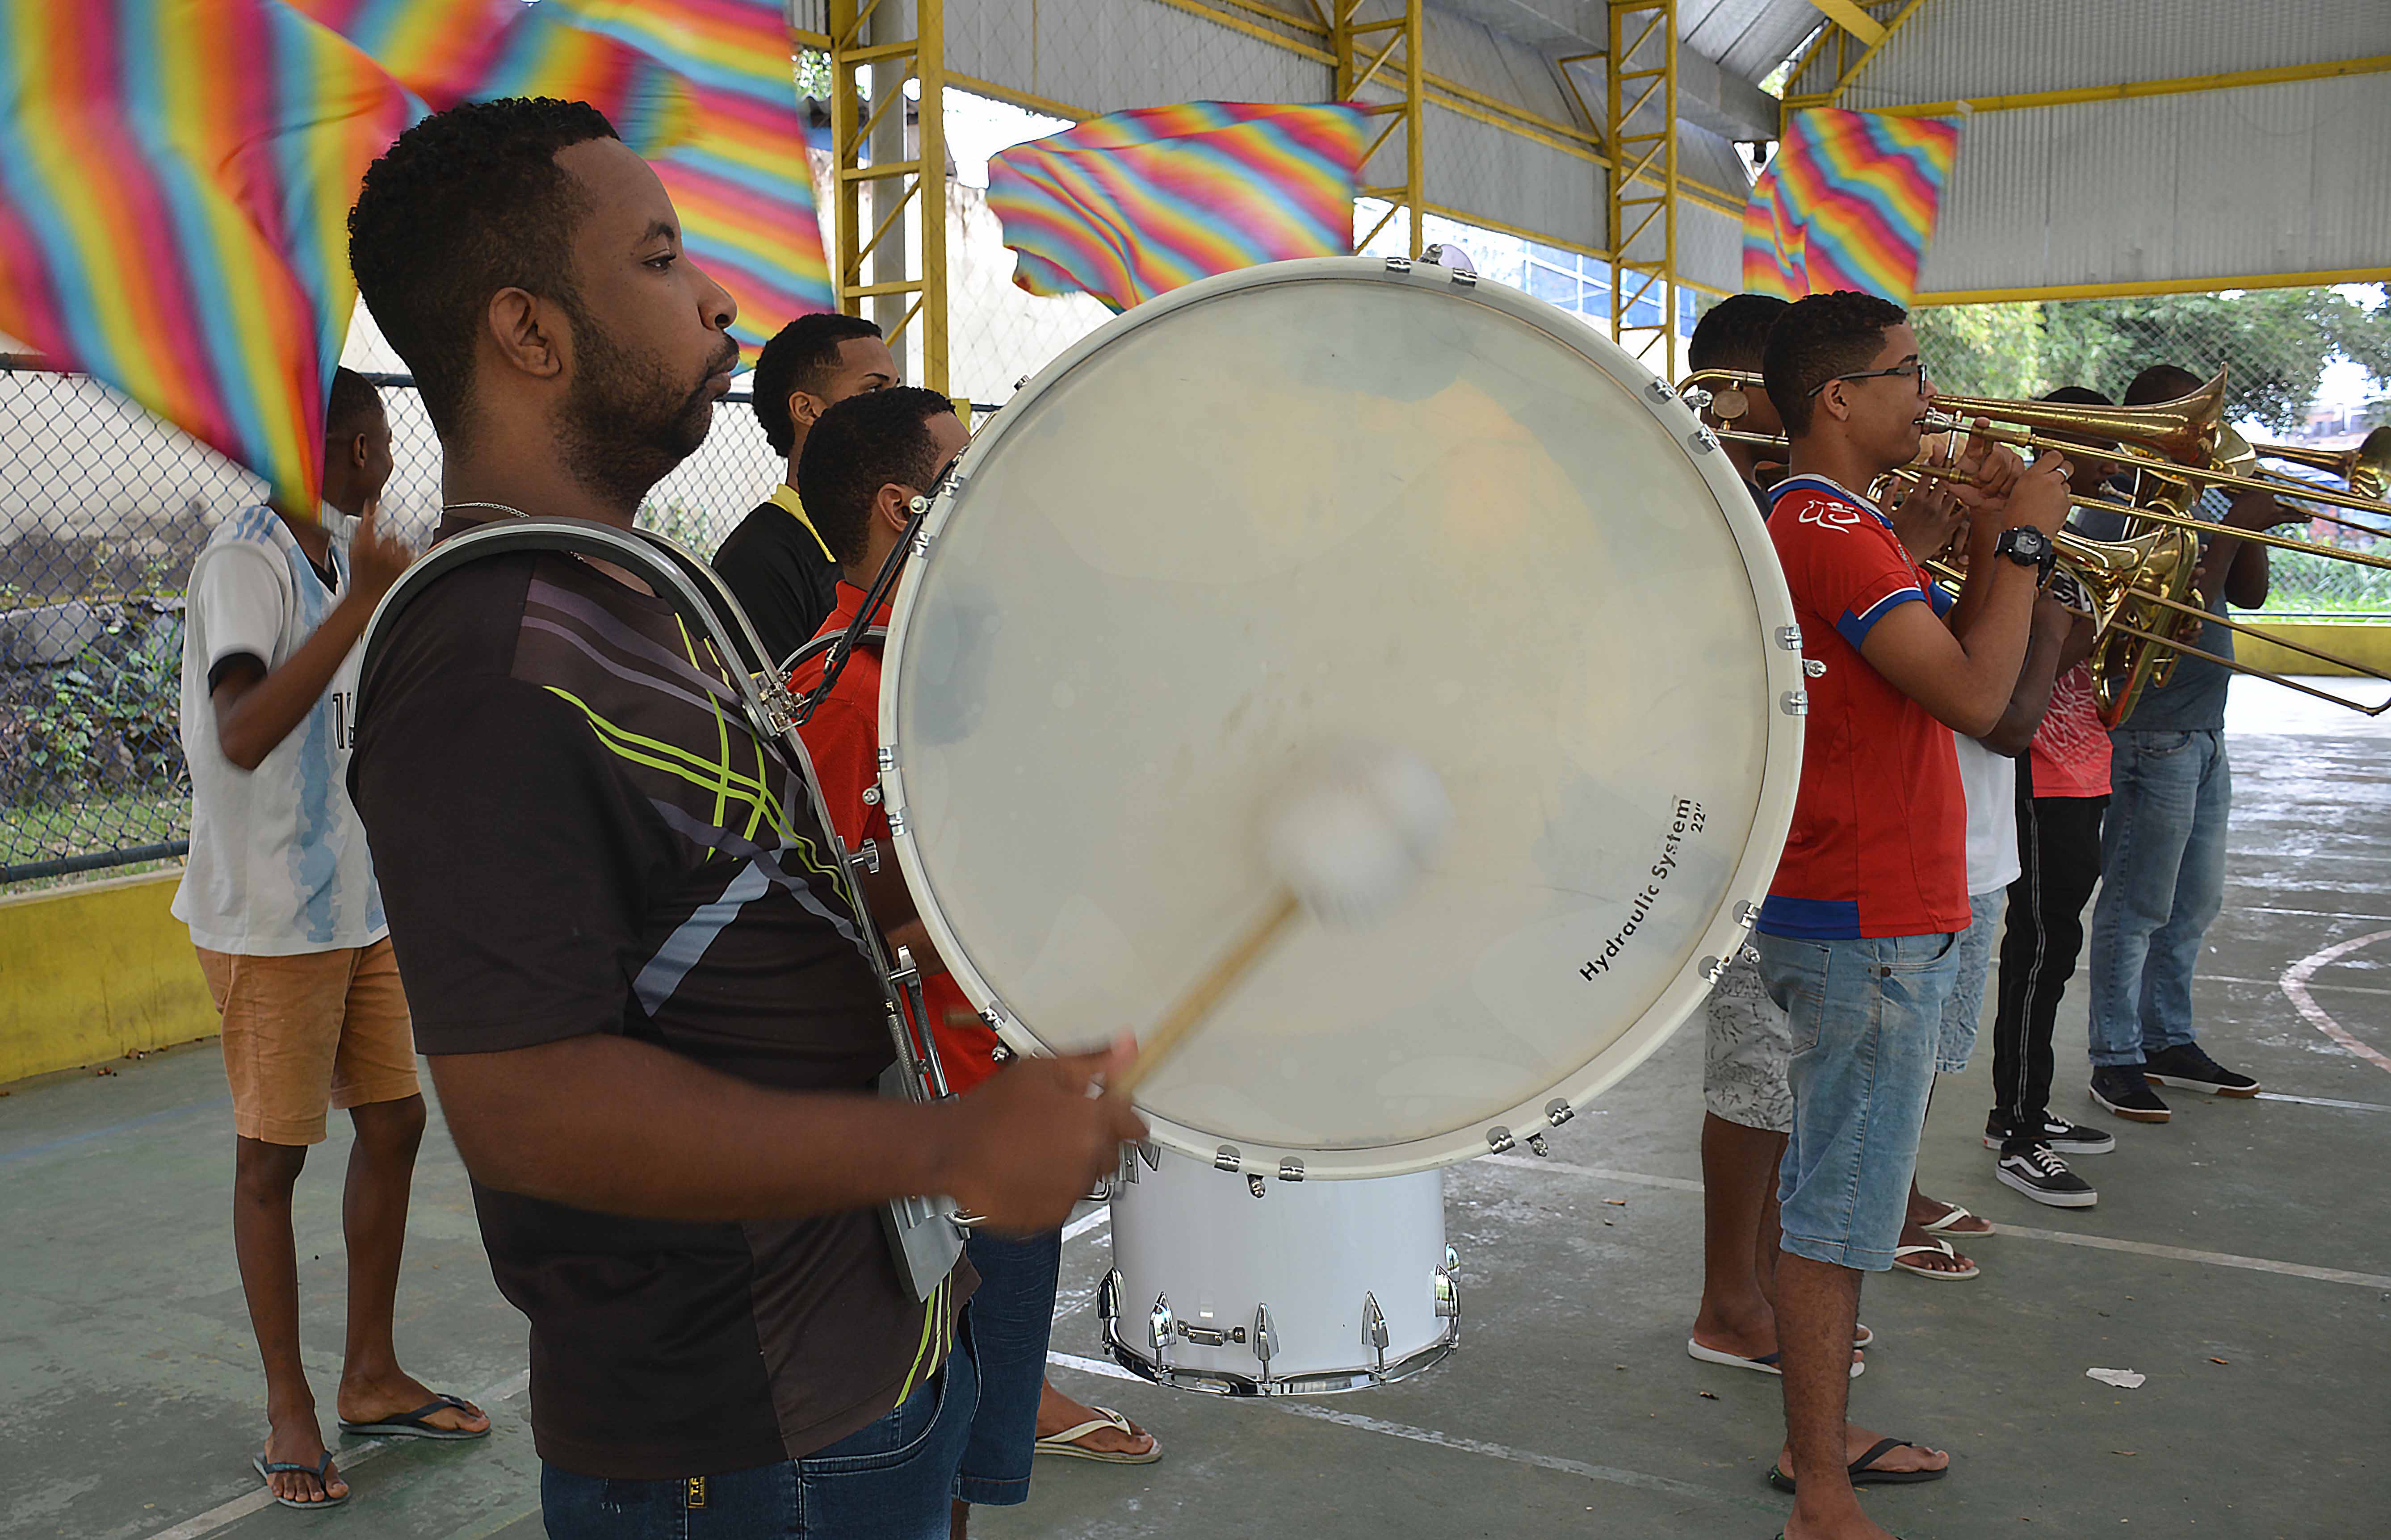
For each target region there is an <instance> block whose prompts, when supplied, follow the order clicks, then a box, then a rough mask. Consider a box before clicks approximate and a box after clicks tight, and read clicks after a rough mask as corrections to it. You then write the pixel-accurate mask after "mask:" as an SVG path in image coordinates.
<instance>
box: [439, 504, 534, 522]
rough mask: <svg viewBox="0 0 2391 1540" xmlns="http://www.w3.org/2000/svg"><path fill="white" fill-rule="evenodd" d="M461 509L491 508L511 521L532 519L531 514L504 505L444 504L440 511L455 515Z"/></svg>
mask: <svg viewBox="0 0 2391 1540" xmlns="http://www.w3.org/2000/svg"><path fill="white" fill-rule="evenodd" d="M459 508H491V509H494V510H496V511H497V512H499V513H503V514H505V515H506V516H507V517H508V518H510V519H529V518H530V517H531V515H530V514H527V513H525V512H523V509H521V508H511V507H507V505H506V504H504V503H443V504H441V505H440V511H441V512H443V513H454V512H456V511H457V510H458V509H459Z"/></svg>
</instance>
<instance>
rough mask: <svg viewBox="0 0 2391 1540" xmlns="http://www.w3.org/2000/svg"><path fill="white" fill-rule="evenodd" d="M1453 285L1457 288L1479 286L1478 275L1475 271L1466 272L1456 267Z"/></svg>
mask: <svg viewBox="0 0 2391 1540" xmlns="http://www.w3.org/2000/svg"><path fill="white" fill-rule="evenodd" d="M1453 287H1454V288H1455V289H1475V288H1477V287H1478V275H1477V274H1475V273H1464V272H1462V271H1460V270H1459V269H1457V268H1456V269H1455V270H1454V274H1453Z"/></svg>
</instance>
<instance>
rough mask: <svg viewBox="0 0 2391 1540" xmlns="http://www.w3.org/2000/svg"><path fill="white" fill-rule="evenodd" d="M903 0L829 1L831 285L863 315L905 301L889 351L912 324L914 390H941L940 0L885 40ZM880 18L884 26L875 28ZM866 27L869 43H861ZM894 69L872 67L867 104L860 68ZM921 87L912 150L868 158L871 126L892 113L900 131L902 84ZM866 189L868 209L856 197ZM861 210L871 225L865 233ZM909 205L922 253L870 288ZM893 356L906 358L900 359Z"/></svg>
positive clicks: (943, 145)
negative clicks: (875, 92)
mask: <svg viewBox="0 0 2391 1540" xmlns="http://www.w3.org/2000/svg"><path fill="white" fill-rule="evenodd" d="M906 8H907V7H906V3H905V0H830V67H831V113H830V122H831V148H832V151H833V164H834V171H835V174H836V176H837V181H838V197H837V199H835V200H834V206H833V209H832V218H833V223H834V225H835V226H836V231H835V235H834V241H833V244H834V252H833V255H832V260H831V279H832V282H833V283H834V285H836V287H837V289H838V300H839V308H840V309H842V310H844V311H846V312H847V314H850V315H860V314H863V313H864V310H865V308H866V307H865V302H866V301H869V300H872V299H876V298H878V297H880V296H883V295H911V296H913V302H912V303H911V305H909V306H907V307H906V309H905V312H904V315H903V317H902V319H900V320H898V322H897V324H896V325H895V326H894V327H890V328H889V333H888V341H889V344H890V347H891V349H892V351H893V350H895V349H896V348H898V347H899V346H900V345H901V342H900V340H901V339H902V338H903V336H904V333H905V331H906V329H907V328H908V327H911V325H912V324H913V322H914V321H915V320H916V319H917V318H918V319H919V320H920V322H921V326H922V330H921V338H922V378H921V379H918V380H916V381H915V383H916V384H920V385H924V386H927V387H928V388H929V389H931V390H933V391H940V392H943V391H945V390H946V389H947V175H946V167H947V137H946V114H945V111H944V104H943V101H942V93H943V92H944V90H945V88H946V80H947V68H946V35H945V34H946V29H945V21H946V6H945V0H911V10H912V12H913V27H912V35H911V37H902V36H898V37H894V38H892V37H890V36H888V35H887V34H889V33H891V32H899V31H901V30H902V29H901V26H900V25H894V24H896V23H901V20H902V16H903V12H904V10H905V9H906ZM875 20H877V21H878V22H879V23H880V25H879V26H878V27H876V28H874V27H872V25H871V24H872V22H873V21H875ZM867 30H869V31H870V33H871V35H872V39H873V41H872V42H870V43H866V42H864V41H863V39H864V37H865V35H866V32H867ZM887 63H899V64H902V65H903V66H904V68H903V70H902V71H878V73H879V75H880V78H881V79H883V80H884V81H890V82H892V83H890V84H889V85H888V86H887V88H885V89H884V90H883V91H882V92H881V93H880V95H881V96H882V97H883V98H884V99H882V100H877V101H873V102H872V103H870V104H869V106H870V113H869V115H868V116H867V115H866V112H865V107H866V103H865V101H864V99H863V96H862V94H861V92H860V91H859V89H858V88H857V85H856V71H858V70H859V69H861V68H863V67H864V66H867V65H874V64H887ZM907 81H914V82H918V83H920V85H921V89H922V100H921V105H920V119H919V123H918V130H917V135H916V138H915V141H914V146H913V149H912V151H911V153H910V154H906V155H904V156H902V157H901V158H899V159H896V160H872V159H871V158H870V156H869V148H870V145H871V142H872V130H873V129H875V128H877V127H879V126H880V125H881V123H882V122H884V120H885V119H886V117H887V115H888V114H889V113H890V112H892V111H893V112H895V113H896V114H897V115H898V116H897V119H896V122H897V123H898V124H899V125H901V124H902V123H903V122H904V121H905V119H904V112H905V92H904V86H903V83H904V82H907ZM866 185H869V186H871V188H872V199H871V201H870V203H869V205H868V206H867V205H866V204H865V202H864V199H862V197H861V193H862V189H863V188H864V186H866ZM867 207H868V210H869V216H870V218H871V220H872V232H871V234H870V235H869V236H868V237H867V236H866V235H865V234H864V230H863V221H864V218H865V215H866V211H867ZM908 208H912V209H915V210H917V211H918V212H919V216H920V220H921V228H922V241H921V252H920V255H919V257H918V258H917V259H914V260H913V261H911V262H909V263H906V271H905V272H904V273H903V275H902V276H897V277H885V276H875V277H874V278H873V279H872V280H871V281H869V282H867V281H866V280H865V277H864V263H866V262H867V261H869V260H870V259H871V257H872V252H873V251H875V250H878V249H879V248H880V247H881V245H882V244H883V243H884V242H885V241H887V240H888V239H889V237H890V235H891V232H892V231H893V232H895V234H896V237H897V240H898V243H899V244H900V245H901V244H902V243H903V239H904V226H903V225H902V224H901V223H900V222H901V221H902V220H903V219H904V217H905V213H906V211H907V209H908ZM899 356H902V355H901V353H900V354H899Z"/></svg>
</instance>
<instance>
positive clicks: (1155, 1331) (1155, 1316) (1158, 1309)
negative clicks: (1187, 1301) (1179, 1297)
mask: <svg viewBox="0 0 2391 1540" xmlns="http://www.w3.org/2000/svg"><path fill="white" fill-rule="evenodd" d="M1178 1334H1179V1328H1178V1323H1177V1322H1176V1321H1174V1320H1173V1319H1172V1318H1171V1315H1170V1296H1169V1295H1167V1294H1157V1295H1156V1296H1154V1308H1153V1309H1152V1310H1151V1311H1149V1312H1147V1314H1146V1317H1145V1345H1146V1346H1148V1347H1150V1348H1152V1349H1153V1350H1154V1351H1155V1354H1156V1357H1157V1362H1160V1363H1169V1362H1170V1341H1171V1339H1172V1338H1174V1337H1176V1336H1177V1335H1178Z"/></svg>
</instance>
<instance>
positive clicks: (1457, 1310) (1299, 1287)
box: [1096, 1153, 1461, 1395]
mask: <svg viewBox="0 0 2391 1540" xmlns="http://www.w3.org/2000/svg"><path fill="white" fill-rule="evenodd" d="M1136 1178H1137V1179H1135V1180H1133V1181H1131V1182H1130V1183H1128V1184H1127V1185H1125V1186H1123V1187H1120V1188H1119V1189H1118V1191H1117V1192H1115V1194H1114V1195H1113V1269H1112V1271H1111V1273H1109V1274H1108V1275H1106V1277H1105V1280H1104V1283H1103V1284H1102V1285H1101V1286H1100V1288H1099V1290H1098V1293H1097V1296H1096V1305H1097V1310H1098V1313H1099V1314H1100V1315H1102V1317H1103V1322H1104V1333H1105V1348H1106V1349H1107V1350H1108V1351H1109V1352H1110V1353H1111V1354H1112V1355H1113V1359H1114V1361H1115V1362H1116V1363H1118V1364H1119V1365H1120V1366H1121V1367H1123V1368H1126V1369H1128V1370H1130V1371H1131V1372H1132V1373H1134V1374H1137V1375H1139V1376H1141V1377H1142V1378H1144V1379H1147V1380H1153V1381H1155V1382H1156V1383H1157V1384H1162V1385H1172V1386H1176V1387H1178V1388H1179V1389H1181V1390H1192V1391H1209V1392H1213V1393H1215V1394H1219V1395H1323V1394H1326V1393H1329V1392H1335V1391H1351V1390H1360V1389H1363V1388H1364V1387H1367V1386H1371V1385H1383V1384H1387V1383H1389V1382H1391V1381H1393V1380H1402V1379H1406V1378H1408V1377H1410V1376H1412V1375H1415V1374H1417V1373H1419V1372H1420V1371H1421V1370H1422V1369H1425V1368H1428V1367H1433V1366H1434V1365H1436V1364H1437V1363H1439V1362H1440V1361H1441V1360H1442V1359H1443V1357H1444V1355H1445V1354H1448V1353H1451V1352H1452V1351H1453V1349H1454V1344H1455V1343H1456V1342H1458V1341H1460V1338H1461V1296H1460V1294H1459V1292H1458V1290H1457V1287H1456V1285H1455V1284H1454V1267H1455V1264H1456V1259H1455V1257H1454V1254H1453V1251H1452V1250H1451V1249H1450V1248H1449V1247H1447V1246H1446V1245H1445V1243H1444V1174H1443V1173H1442V1172H1441V1171H1423V1172H1416V1173H1414V1174H1411V1175H1409V1176H1382V1177H1379V1178H1377V1179H1376V1180H1375V1181H1367V1182H1305V1183H1302V1184H1300V1185H1299V1184H1297V1183H1293V1182H1279V1183H1274V1184H1273V1185H1271V1186H1270V1187H1267V1188H1265V1189H1263V1190H1264V1191H1266V1192H1267V1194H1268V1196H1266V1197H1262V1196H1260V1195H1259V1194H1257V1193H1256V1192H1255V1191H1253V1190H1251V1189H1249V1188H1248V1187H1247V1183H1246V1181H1244V1180H1243V1179H1241V1178H1239V1177H1236V1176H1232V1175H1228V1174H1224V1173H1221V1172H1219V1171H1215V1170H1213V1169H1212V1168H1211V1167H1209V1166H1206V1165H1199V1164H1197V1163H1196V1161H1190V1160H1187V1159H1185V1158H1184V1157H1183V1156H1179V1155H1173V1154H1169V1153H1165V1154H1164V1155H1163V1156H1162V1157H1161V1159H1160V1161H1159V1162H1158V1163H1157V1164H1155V1165H1154V1166H1153V1167H1152V1168H1151V1169H1148V1170H1144V1171H1140V1172H1137V1173H1136Z"/></svg>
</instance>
